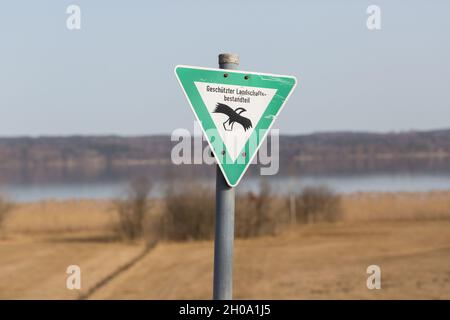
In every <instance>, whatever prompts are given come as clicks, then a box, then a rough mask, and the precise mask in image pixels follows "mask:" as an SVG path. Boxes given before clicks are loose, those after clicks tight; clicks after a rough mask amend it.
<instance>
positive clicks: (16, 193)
mask: <svg viewBox="0 0 450 320" xmlns="http://www.w3.org/2000/svg"><path fill="white" fill-rule="evenodd" d="M264 179H266V181H267V182H268V183H269V185H270V187H271V190H272V192H274V193H278V194H289V193H291V192H298V191H299V190H301V189H302V188H304V187H306V186H327V187H329V188H331V189H333V190H334V191H336V192H339V193H353V192H365V191H366V192H367V191H375V192H395V191H406V192H413V191H433V190H450V172H445V173H439V174H437V173H436V174H431V173H413V174H403V173H402V174H392V173H390V174H381V173H376V174H354V175H348V174H346V175H304V176H301V177H286V176H267V177H264ZM201 183H203V184H206V185H208V186H211V188H214V183H215V182H214V180H213V179H204V180H202V181H201ZM259 183H260V178H258V177H247V178H246V177H244V178H243V179H242V181H241V184H240V185H239V186H238V187H237V191H238V192H247V191H254V192H258V190H259ZM127 185H128V182H127V181H125V180H118V181H104V182H89V183H87V182H63V183H61V182H59V183H40V184H11V185H6V186H3V188H2V191H3V192H4V193H5V194H6V195H7V196H8V197H10V198H11V199H12V200H14V201H18V202H29V201H39V200H46V199H59V200H62V199H103V198H112V197H117V196H120V195H123V194H124V193H125V192H126V187H127ZM165 187H166V185H165V184H164V183H163V182H156V183H155V184H154V188H153V190H152V195H153V196H156V197H160V196H162V195H163V194H164V190H165Z"/></svg>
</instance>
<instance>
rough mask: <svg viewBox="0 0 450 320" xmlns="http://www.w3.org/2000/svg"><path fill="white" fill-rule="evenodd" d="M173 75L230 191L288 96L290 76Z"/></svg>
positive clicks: (184, 71) (199, 71) (205, 71)
mask: <svg viewBox="0 0 450 320" xmlns="http://www.w3.org/2000/svg"><path fill="white" fill-rule="evenodd" d="M175 75H176V76H177V78H178V81H179V83H180V85H181V88H182V89H183V91H184V93H185V95H186V98H187V100H188V101H189V104H190V105H191V108H192V110H193V111H194V114H195V116H196V118H197V120H198V121H199V123H200V126H201V128H202V130H203V134H204V135H205V137H206V139H207V141H208V143H209V146H210V148H211V150H212V151H213V153H214V157H215V158H216V162H217V164H218V165H219V167H220V169H221V171H222V173H223V175H224V177H225V180H226V181H227V183H228V185H229V186H231V187H234V186H236V185H237V184H238V183H239V181H240V180H241V178H242V176H243V175H244V173H245V171H246V170H247V168H248V166H249V165H250V163H251V162H252V160H253V158H254V157H255V155H256V153H257V151H258V149H259V147H260V146H261V144H262V142H263V141H264V139H265V137H266V135H267V134H268V132H269V131H270V128H271V127H272V125H273V123H274V121H275V119H276V118H277V116H278V114H279V113H280V111H281V109H282V108H283V106H284V104H285V103H286V101H287V99H288V98H289V96H290V95H291V93H292V92H293V90H294V88H295V86H296V84H297V79H296V78H295V77H293V76H283V75H274V74H264V73H256V72H246V71H237V70H226V69H210V68H201V67H191V66H177V67H175Z"/></svg>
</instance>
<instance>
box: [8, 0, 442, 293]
mask: <svg viewBox="0 0 450 320" xmlns="http://www.w3.org/2000/svg"><path fill="white" fill-rule="evenodd" d="M372 4H375V3H372V2H369V1H342V2H339V3H336V2H333V1H325V0H321V1H316V2H314V4H313V3H309V2H306V1H305V2H299V1H295V2H294V1H284V2H282V3H279V2H273V1H258V2H257V1H248V2H245V3H240V2H238V1H229V7H228V8H227V9H225V8H224V7H223V5H222V4H220V3H218V2H212V1H199V2H196V3H195V4H191V3H184V2H181V1H173V2H170V3H165V2H153V3H151V4H150V3H148V2H144V1H134V2H133V3H132V4H127V3H125V2H123V1H96V2H95V3H94V2H92V1H83V0H80V1H59V2H58V3H54V2H52V1H39V2H33V3H29V2H27V1H21V0H20V1H5V2H4V3H2V4H1V10H0V37H1V39H2V44H1V52H2V53H1V57H0V70H1V72H0V88H1V89H0V298H2V299H28V298H41V299H58V298H62V299H89V298H93V299H209V298H211V296H212V262H213V243H212V241H211V240H212V238H213V236H214V233H213V231H214V203H215V202H214V201H215V200H214V192H213V190H214V185H215V166H214V165H207V164H195V165H194V164H183V165H174V164H173V163H172V161H171V151H172V148H173V147H174V145H176V144H177V142H176V141H172V140H171V134H172V132H173V131H174V130H176V129H178V128H183V129H187V130H189V131H190V132H193V130H194V116H193V114H192V111H191V110H190V108H189V107H188V103H187V101H186V100H185V97H184V96H183V94H182V92H181V89H180V88H179V85H178V83H177V81H176V79H175V76H174V74H173V68H174V66H175V65H177V64H188V65H198V66H204V67H217V55H218V54H219V53H222V52H235V53H237V54H239V56H240V60H241V64H240V68H241V69H243V70H251V71H259V72H267V73H275V74H289V75H295V76H296V77H297V78H298V80H299V84H298V86H297V88H296V91H295V92H294V94H293V95H292V97H291V98H290V100H289V101H288V102H287V105H286V107H285V108H284V109H283V112H282V113H281V114H280V116H279V119H277V122H276V123H275V126H274V128H277V129H279V130H280V138H279V172H278V173H277V174H276V175H273V176H261V175H260V169H261V167H262V165H252V166H250V168H249V170H248V172H247V173H246V174H245V176H244V178H243V179H242V182H241V183H240V185H239V186H238V187H237V200H236V237H237V240H236V256H235V279H234V282H235V283H234V286H235V298H238V299H314V298H315V299H342V298H347V299H378V298H384V299H407V298H409V299H411V298H413V299H443V298H446V299H448V298H450V268H449V267H448V266H449V265H450V125H449V119H450V90H448V85H449V83H450V60H449V59H448V57H449V56H450V43H449V42H448V39H449V36H450V21H448V19H447V16H448V12H449V11H450V4H449V3H447V2H446V1H443V0H442V1H439V0H436V1H433V2H426V1H423V0H421V1H410V2H408V4H407V5H406V4H404V3H402V2H401V1H381V0H380V1H377V3H376V5H378V6H379V8H380V17H381V29H380V30H369V29H368V28H367V25H366V22H367V19H368V18H369V16H370V14H368V13H367V12H366V10H367V8H368V7H369V6H370V5H372ZM69 5H77V6H78V7H79V8H80V12H81V16H80V21H81V25H80V26H81V28H80V29H79V30H69V29H68V28H67V26H66V22H67V19H68V18H69V17H70V16H71V15H70V14H68V13H67V12H66V10H67V7H68V6H69ZM24 8H26V10H25V9H24ZM189 139H191V138H189ZM192 139H193V138H192ZM268 143H269V151H270V150H271V143H272V141H271V140H270V139H269V141H268ZM192 145H194V144H193V143H192ZM203 147H206V142H203ZM192 152H193V150H192ZM72 264H75V265H79V266H80V268H81V270H82V288H81V290H68V289H67V288H66V285H65V281H66V278H67V274H66V272H65V271H66V269H67V267H68V266H69V265H72ZM369 265H379V266H380V267H381V270H382V289H380V290H369V289H368V288H367V286H366V279H367V277H368V276H369V275H368V274H367V273H366V269H367V267H368V266H369Z"/></svg>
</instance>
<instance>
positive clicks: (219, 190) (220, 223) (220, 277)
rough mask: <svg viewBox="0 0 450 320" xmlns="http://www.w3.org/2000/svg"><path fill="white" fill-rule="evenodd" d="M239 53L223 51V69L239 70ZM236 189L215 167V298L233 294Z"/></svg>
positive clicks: (221, 58) (220, 57) (221, 66)
mask: <svg viewBox="0 0 450 320" xmlns="http://www.w3.org/2000/svg"><path fill="white" fill-rule="evenodd" d="M238 66H239V56H238V55H235V54H228V53H224V54H220V55H219V67H220V68H221V69H233V70H236V69H237V67H238ZM234 199H235V198H234V188H232V187H229V186H228V184H227V182H226V181H225V178H224V177H223V174H222V171H220V168H219V166H217V168H216V233H215V241H214V288H213V299H214V300H231V299H232V294H233V242H234Z"/></svg>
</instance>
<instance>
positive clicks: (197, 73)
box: [174, 54, 297, 300]
mask: <svg viewBox="0 0 450 320" xmlns="http://www.w3.org/2000/svg"><path fill="white" fill-rule="evenodd" d="M238 66H239V57H238V56H237V55H234V54H221V55H219V67H220V69H211V68H203V67H193V66H185V65H178V66H176V67H175V70H174V71H175V75H176V77H177V79H178V82H179V83H180V86H181V88H182V89H183V92H184V94H185V96H186V98H187V100H188V102H189V104H190V106H191V109H192V111H193V112H194V115H195V117H196V118H197V121H198V122H199V124H200V126H201V128H202V131H203V134H204V136H205V138H206V139H207V141H208V144H209V146H210V148H211V150H212V151H213V154H214V157H215V159H216V162H217V173H216V232H215V242H214V288H213V298H214V299H215V300H230V299H232V287H233V242H234V202H235V194H234V189H233V188H234V187H235V186H236V185H238V183H239V181H240V180H241V178H242V176H243V175H244V173H245V171H246V170H247V169H248V167H249V165H250V164H251V162H252V160H253V159H254V157H255V156H256V154H257V152H258V149H259V148H260V147H261V144H262V142H263V141H264V139H265V138H266V136H267V134H268V132H269V131H270V128H271V127H272V125H273V123H274V121H275V119H276V118H277V116H278V114H279V113H280V111H281V109H282V108H283V106H284V104H285V103H286V101H287V99H288V98H289V96H290V95H291V93H292V91H293V89H294V88H295V85H296V84H297V79H296V78H295V77H293V76H283V75H276V74H268V73H259V72H248V71H238V70H237V68H238ZM224 69H226V70H229V71H224Z"/></svg>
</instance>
